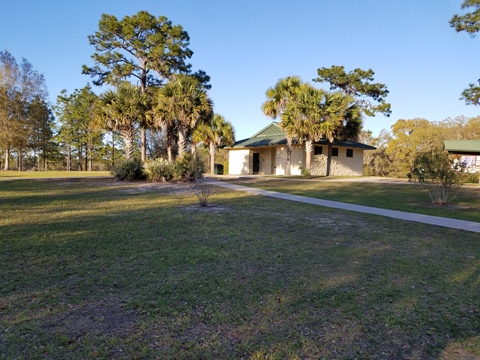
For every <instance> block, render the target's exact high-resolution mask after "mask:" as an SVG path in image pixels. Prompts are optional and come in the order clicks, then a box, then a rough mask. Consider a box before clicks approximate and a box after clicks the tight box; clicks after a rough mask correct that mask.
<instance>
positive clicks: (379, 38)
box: [0, 0, 480, 139]
mask: <svg viewBox="0 0 480 360" xmlns="http://www.w3.org/2000/svg"><path fill="white" fill-rule="evenodd" d="M461 3H462V1H461V0H435V1H429V0H342V1H339V0H328V1H327V0H316V1H315V0H297V1H293V0H290V1H285V0H237V1H233V0H203V1H200V0H171V1H164V0H151V1H147V0H102V1H101V0H95V1H94V0H64V1H62V0H42V1H39V0H0V49H1V50H5V49H8V50H9V51H10V52H11V53H12V54H13V56H15V58H16V59H17V61H20V59H21V58H26V59H27V60H28V61H29V62H30V63H31V64H32V65H33V67H34V68H35V69H36V70H37V71H39V72H41V73H43V74H44V76H45V79H46V82H47V86H48V89H49V93H50V99H51V101H52V103H54V102H55V101H56V97H57V95H58V94H59V93H60V91H61V90H62V89H66V90H67V91H68V93H71V92H72V91H74V90H75V89H76V88H82V87H83V86H85V85H86V83H87V82H91V78H90V77H88V76H86V75H82V74H81V68H82V65H83V64H86V65H92V60H91V58H90V56H91V55H92V54H93V51H94V49H93V46H91V45H90V44H89V43H88V39H87V36H88V35H91V34H93V33H94V32H95V31H96V30H97V29H98V21H99V20H100V17H101V14H102V13H107V14H113V15H115V16H117V17H118V18H119V19H120V18H123V17H124V16H125V15H133V14H135V13H137V12H138V11H140V10H146V11H149V12H150V13H151V14H153V15H155V16H159V15H164V16H167V17H168V18H169V19H170V20H171V21H172V22H173V23H174V24H180V25H182V26H183V28H184V29H185V30H186V31H187V32H188V33H189V35H190V38H191V41H190V48H191V50H193V52H194V55H193V57H192V58H191V63H192V65H193V68H194V69H195V70H197V69H202V70H204V71H206V72H207V73H208V74H209V75H210V76H211V78H212V80H211V83H212V86H213V88H212V90H211V91H210V96H211V97H212V99H213V101H214V104H215V112H217V113H220V114H222V115H224V116H225V118H226V119H227V120H229V121H230V122H231V123H232V124H233V126H234V128H235V131H236V137H237V139H242V138H246V137H249V136H250V135H252V134H253V133H255V132H257V131H258V130H260V129H262V128H263V127H264V126H266V125H267V124H269V122H270V121H271V119H269V118H267V117H265V116H264V115H263V113H262V111H261V105H262V103H263V102H264V101H265V91H266V90H267V88H268V87H270V86H273V85H275V83H276V82H277V80H278V79H280V78H283V77H286V76H289V75H297V76H300V77H301V78H302V79H303V80H304V81H308V82H311V80H312V79H313V78H315V77H316V75H317V69H318V68H320V67H330V66H332V65H343V66H345V68H346V70H347V71H350V70H353V69H354V68H357V67H359V68H362V69H368V68H371V69H372V70H373V71H374V72H375V80H376V81H378V82H382V83H385V84H386V85H387V87H388V89H389V91H390V94H389V96H388V98H387V101H389V102H390V103H391V104H392V110H393V112H392V115H391V116H390V118H387V117H384V116H383V115H377V116H376V117H373V118H365V121H364V128H365V129H368V130H372V131H373V133H374V134H375V135H377V134H378V133H379V132H380V130H381V129H390V126H391V125H392V124H393V123H395V122H396V121H397V120H398V119H411V118H415V117H421V118H426V119H428V120H431V121H440V120H443V119H445V118H447V117H455V116H458V115H465V116H477V115H478V114H479V113H480V109H479V108H476V107H474V106H467V105H465V104H464V102H463V101H460V100H459V98H460V93H461V92H462V90H463V89H464V88H466V87H467V85H468V84H469V83H470V82H474V81H476V79H478V78H480V69H479V67H478V59H479V55H480V43H479V41H480V39H471V38H470V37H469V36H468V35H467V34H464V33H460V34H457V33H456V32H455V31H454V30H453V29H452V28H450V26H449V23H448V21H449V20H450V18H451V17H452V16H453V15H454V14H455V13H459V12H461V9H460V5H461ZM314 84H315V85H316V86H319V85H318V84H316V83H314ZM94 90H95V91H96V92H98V93H100V92H102V91H103V89H101V88H95V89H94Z"/></svg>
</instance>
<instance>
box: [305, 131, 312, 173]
mask: <svg viewBox="0 0 480 360" xmlns="http://www.w3.org/2000/svg"><path fill="white" fill-rule="evenodd" d="M312 152H313V143H312V140H310V139H309V140H306V141H305V153H306V154H305V155H306V156H305V168H306V169H307V171H308V172H310V169H311V168H312Z"/></svg>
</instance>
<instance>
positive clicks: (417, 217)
mask: <svg viewBox="0 0 480 360" xmlns="http://www.w3.org/2000/svg"><path fill="white" fill-rule="evenodd" d="M208 181H209V182H210V183H211V184H213V185H216V186H221V187H224V188H228V189H232V190H236V191H245V192H248V193H250V194H254V195H262V196H268V197H273V198H277V199H283V200H290V201H297V202H302V203H306V204H312V205H320V206H325V207H330V208H335V209H341V210H348V211H356V212H361V213H365V214H372V215H379V216H386V217H390V218H393V219H400V220H407V221H414V222H419V223H423V224H429V225H436V226H443V227H447V228H452V229H460V230H466V231H472V232H477V233H480V223H478V222H473V221H465V220H456V219H449V218H443V217H438V216H430V215H422V214H415V213H408V212H403V211H396V210H388V209H380V208H374V207H370V206H363V205H355V204H348V203H342V202H338V201H330V200H322V199H315V198H310V197H306V196H299V195H292V194H285V193H279V192H275V191H269V190H262V189H256V188H252V187H247V186H241V185H236V184H230V183H226V182H223V181H218V180H214V179H212V178H210V179H209V180H208Z"/></svg>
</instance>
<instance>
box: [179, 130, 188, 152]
mask: <svg viewBox="0 0 480 360" xmlns="http://www.w3.org/2000/svg"><path fill="white" fill-rule="evenodd" d="M186 148H187V139H186V137H185V130H184V129H183V128H181V127H180V128H179V129H178V156H179V157H182V156H183V154H184V153H185V149H186Z"/></svg>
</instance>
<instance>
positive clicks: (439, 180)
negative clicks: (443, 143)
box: [408, 150, 461, 205]
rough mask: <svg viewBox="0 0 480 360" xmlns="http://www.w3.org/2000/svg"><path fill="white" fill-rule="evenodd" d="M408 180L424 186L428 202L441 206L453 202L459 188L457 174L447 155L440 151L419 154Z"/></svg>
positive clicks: (459, 183)
mask: <svg viewBox="0 0 480 360" xmlns="http://www.w3.org/2000/svg"><path fill="white" fill-rule="evenodd" d="M408 179H409V181H411V182H418V183H419V184H421V185H423V186H426V187H427V188H428V194H429V195H430V200H432V202H434V203H436V204H441V205H444V204H447V203H448V202H449V201H451V200H453V199H454V198H455V197H456V196H457V193H458V190H459V188H460V186H461V182H460V177H459V174H458V172H456V171H455V170H454V169H453V167H452V161H450V158H449V157H448V153H447V152H444V151H440V150H433V151H429V152H424V153H419V154H418V155H417V156H416V157H415V159H414V161H413V167H412V169H411V171H410V173H409V174H408Z"/></svg>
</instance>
